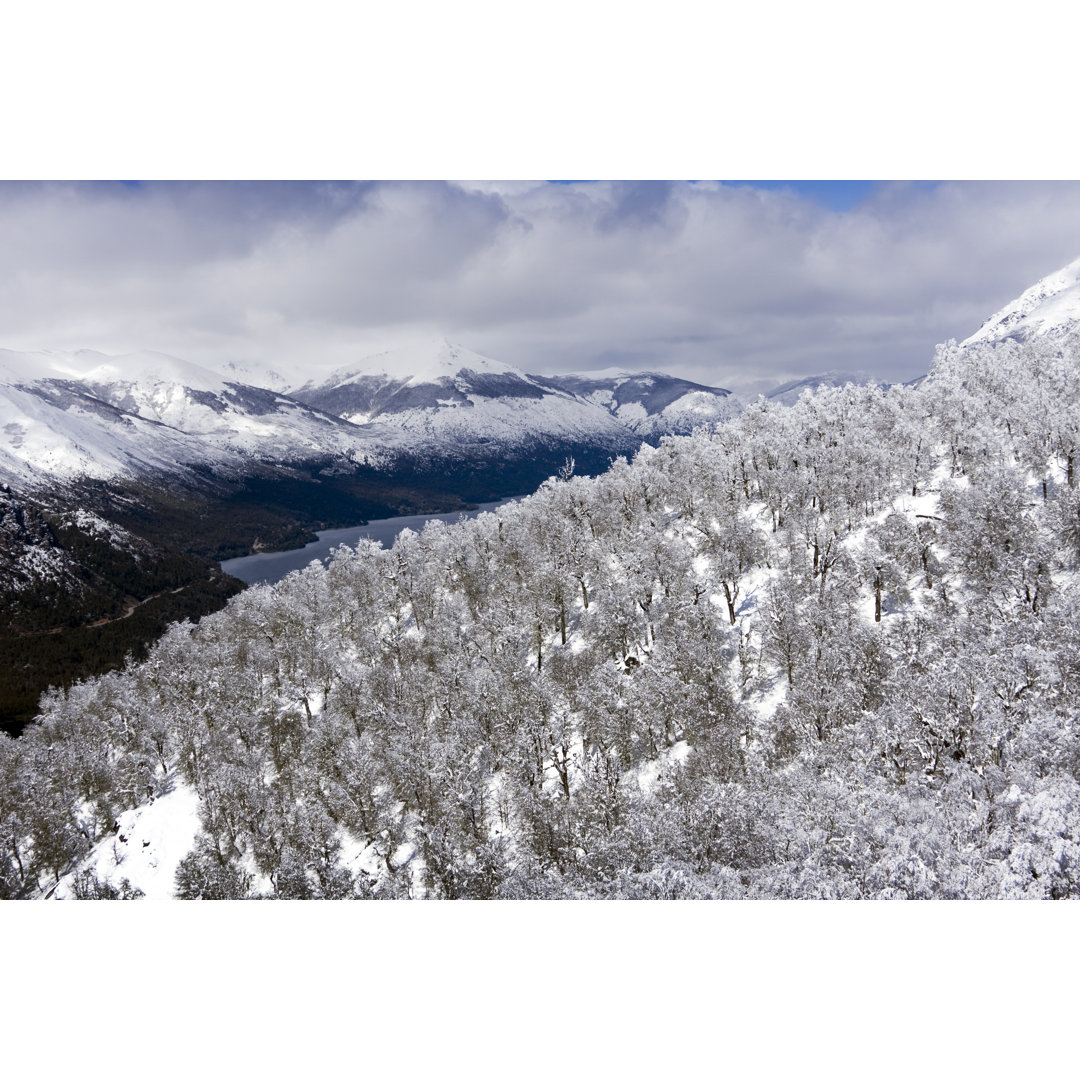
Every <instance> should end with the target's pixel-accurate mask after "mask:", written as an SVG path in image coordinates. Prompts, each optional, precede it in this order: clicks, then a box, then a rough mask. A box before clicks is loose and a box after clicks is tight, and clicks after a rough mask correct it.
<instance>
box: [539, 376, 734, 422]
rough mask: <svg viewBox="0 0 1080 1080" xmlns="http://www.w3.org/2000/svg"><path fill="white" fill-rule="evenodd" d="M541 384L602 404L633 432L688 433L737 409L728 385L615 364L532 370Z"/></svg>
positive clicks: (725, 418)
mask: <svg viewBox="0 0 1080 1080" xmlns="http://www.w3.org/2000/svg"><path fill="white" fill-rule="evenodd" d="M532 378H533V379H534V380H535V381H536V382H538V383H540V384H541V385H542V386H548V387H552V388H554V389H558V390H564V391H566V392H567V393H571V394H576V395H577V396H578V397H581V398H584V399H585V400H586V401H591V402H592V403H593V404H595V405H599V406H601V407H602V408H604V409H606V410H607V411H608V412H609V413H610V414H611V415H612V416H613V417H615V419H617V420H618V421H619V422H620V423H621V424H624V425H625V426H626V427H628V428H629V429H630V430H631V431H632V432H634V433H635V434H636V435H640V436H642V437H644V438H652V437H655V436H658V435H689V434H690V432H691V431H693V430H694V428H696V427H700V426H701V425H702V424H715V423H719V422H722V421H724V420H730V419H731V418H732V417H733V416H736V415H737V414H738V413H739V411H740V408H741V407H740V404H739V402H738V399H736V398H735V397H733V396H732V393H731V391H730V390H724V389H721V388H720V387H717V386H703V385H702V384H701V383H695V382H690V381H689V380H688V379H679V378H676V377H675V376H674V375H665V374H664V373H663V372H659V371H642V372H629V371H623V370H621V369H619V368H608V369H606V370H604V371H587V372H582V373H580V374H574V375H548V376H540V375H534V376H532Z"/></svg>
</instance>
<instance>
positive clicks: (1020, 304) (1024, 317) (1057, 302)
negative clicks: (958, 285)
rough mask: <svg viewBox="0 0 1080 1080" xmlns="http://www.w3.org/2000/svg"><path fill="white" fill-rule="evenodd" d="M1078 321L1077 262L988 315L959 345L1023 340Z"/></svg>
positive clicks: (1079, 276) (1079, 287) (1079, 280)
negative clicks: (1011, 339) (1008, 339)
mask: <svg viewBox="0 0 1080 1080" xmlns="http://www.w3.org/2000/svg"><path fill="white" fill-rule="evenodd" d="M1078 321H1080V259H1074V260H1073V261H1072V262H1071V263H1069V264H1068V266H1063V267H1062V268H1061V269H1060V270H1057V271H1055V272H1054V273H1052V274H1048V275H1047V276H1046V277H1044V278H1043V279H1042V280H1041V281H1037V282H1036V283H1035V284H1034V285H1032V286H1031V288H1030V289H1027V290H1026V291H1025V292H1023V293H1021V294H1020V296H1018V297H1017V298H1016V299H1015V300H1013V301H1012V302H1011V303H1009V304H1006V305H1005V307H1003V308H1002V309H1001V310H1000V311H999V312H997V314H995V315H991V316H990V318H989V319H987V320H986V322H984V323H983V324H982V326H980V327H979V329H978V330H977V331H976V332H975V333H974V334H972V335H971V337H969V338H966V339H965V340H964V341H962V342H961V345H971V344H975V343H976V342H982V341H1002V340H1004V339H1005V338H1016V339H1018V340H1021V341H1023V340H1025V339H1027V338H1029V337H1031V336H1033V335H1037V334H1038V335H1041V334H1053V333H1054V332H1056V331H1059V330H1063V329H1064V328H1066V327H1068V326H1069V325H1070V324H1075V323H1076V322H1078Z"/></svg>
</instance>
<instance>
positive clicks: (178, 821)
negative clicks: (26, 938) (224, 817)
mask: <svg viewBox="0 0 1080 1080" xmlns="http://www.w3.org/2000/svg"><path fill="white" fill-rule="evenodd" d="M116 820H117V826H118V827H117V829H116V831H115V832H113V833H112V834H111V835H109V836H107V837H106V838H105V839H104V840H101V841H99V842H98V844H97V845H96V846H95V847H94V849H93V850H92V851H91V852H90V854H89V855H88V856H87V857H86V858H85V859H84V860H83V861H82V862H81V863H80V864H79V867H78V870H93V871H94V872H95V873H96V874H97V876H98V878H99V879H100V880H101V881H103V882H104V881H108V882H110V883H111V884H113V885H115V886H119V885H120V882H121V880H122V879H123V878H127V880H128V881H129V882H130V883H131V886H132V887H133V888H136V889H141V890H142V891H143V893H145V894H146V899H147V900H171V899H173V891H174V889H175V885H176V882H175V879H176V868H177V866H179V864H180V861H181V860H182V859H183V858H184V856H185V855H187V854H188V853H189V852H190V851H191V848H192V845H193V844H194V843H195V836H196V834H197V833H198V832H199V829H200V825H199V796H198V795H197V794H196V793H195V791H194V790H193V789H192V788H190V787H188V786H187V785H186V784H184V783H183V782H182V781H180V780H179V779H178V778H176V777H174V778H173V784H172V788H171V790H170V791H168V792H167V793H166V794H164V795H159V796H158V797H157V798H156V799H154V801H153V802H151V803H147V804H145V805H143V806H138V807H136V808H135V809H134V810H126V811H125V812H124V813H122V814H121V815H120V816H119V817H118V818H117V819H116ZM73 876H74V875H73V874H68V875H66V876H65V877H63V878H61V879H60V884H59V885H58V886H57V887H56V888H55V889H54V890H53V892H52V897H51V898H52V899H56V900H69V899H72V890H71V879H72V877H73Z"/></svg>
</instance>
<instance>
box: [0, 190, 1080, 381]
mask: <svg viewBox="0 0 1080 1080" xmlns="http://www.w3.org/2000/svg"><path fill="white" fill-rule="evenodd" d="M1078 254H1080V184H1075V183H1071V182H1050V183H1042V184H1040V183H991V182H986V183H950V184H942V185H939V186H937V187H936V188H933V189H929V190H928V189H926V188H922V187H916V186H913V185H905V184H886V185H880V186H879V187H878V188H877V190H876V191H875V193H874V194H873V196H872V197H871V198H870V199H869V200H867V201H866V202H865V203H863V204H862V205H861V206H859V207H858V208H856V209H854V210H852V211H849V212H847V213H836V212H833V211H829V210H827V209H824V208H823V207H821V206H819V205H817V204H816V203H814V202H811V201H809V200H806V199H803V198H800V197H798V196H797V195H795V194H793V193H791V192H782V191H758V190H755V189H753V188H729V187H725V186H723V185H721V184H717V183H714V182H703V183H699V184H689V183H681V182H679V183H670V184H652V183H609V182H605V183H597V184H573V185H552V184H542V183H520V182H513V183H505V184H502V183H451V184H440V183H428V182H423V183H403V184H394V183H379V184H372V185H363V184H356V185H353V184H303V183H301V184H284V183H283V184H277V183H250V184H241V183H209V184H195V183H183V184H150V185H144V186H139V187H128V186H124V185H119V184H102V185H95V184H82V185H80V184H59V185H34V184H0V289H2V293H0V297H2V305H3V313H4V322H3V329H2V331H0V338H2V340H0V345H3V346H6V347H9V348H41V347H72V346H86V347H93V348H100V349H105V350H109V349H136V348H138V349H158V350H161V351H165V352H172V353H176V354H179V355H181V356H184V357H186V358H188V359H191V360H195V361H198V362H200V363H206V364H211V365H212V364H213V363H214V362H215V361H217V360H228V359H239V360H244V361H248V362H261V363H265V364H268V365H269V366H272V367H276V368H278V369H279V370H288V369H291V368H297V367H300V368H304V369H308V370H317V369H320V368H323V367H327V366H337V365H339V364H343V363H348V362H349V360H350V359H352V358H355V357H357V356H358V355H362V354H363V353H364V352H366V351H368V350H369V349H371V348H374V347H376V346H377V345H380V344H383V343H387V342H391V341H394V340H397V339H400V338H403V337H406V336H412V335H413V334H415V333H417V332H424V333H430V332H434V333H445V334H447V335H448V336H450V337H451V338H453V339H454V340H458V341H461V342H462V343H463V344H466V345H468V346H469V347H471V348H475V349H478V350H479V351H482V352H488V353H490V354H491V355H494V356H496V357H499V358H500V359H505V360H508V361H510V362H512V363H517V364H520V365H521V366H523V367H526V368H528V369H531V370H535V371H544V370H549V371H554V370H572V369H575V368H578V369H581V368H594V367H600V366H606V365H609V364H612V363H625V364H627V365H635V366H643V367H660V368H665V369H668V370H672V371H675V372H677V373H680V374H684V375H686V376H689V377H692V378H698V379H701V380H702V381H707V382H713V383H715V384H718V385H728V386H732V387H735V388H743V389H756V388H761V387H764V386H767V385H771V384H774V383H776V382H779V381H782V380H784V379H787V378H793V377H796V376H800V375H804V374H808V373H810V372H813V371H820V370H823V369H826V368H837V369H849V370H850V369H863V370H866V371H870V372H872V373H875V374H878V375H880V376H882V377H884V378H910V377H911V376H913V375H915V374H917V373H918V372H920V371H922V370H924V369H925V367H926V366H927V364H928V363H929V360H930V357H931V355H932V350H933V346H934V344H935V343H936V342H938V341H940V340H943V339H945V338H947V337H952V336H954V337H958V338H962V337H965V336H966V335H967V334H969V333H971V332H972V331H973V330H974V329H975V328H976V327H977V326H978V325H979V323H980V322H981V321H982V320H983V319H984V318H985V317H986V316H988V315H989V314H991V313H992V312H993V311H994V310H996V309H997V308H998V307H1000V306H1001V305H1002V304H1004V303H1005V302H1007V301H1008V300H1009V299H1011V298H1012V297H1013V296H1015V295H1017V294H1018V293H1019V292H1021V291H1022V290H1023V289H1024V288H1026V287H1027V286H1028V285H1030V284H1031V283H1032V282H1034V281H1035V280H1036V279H1037V278H1039V277H1041V276H1043V275H1044V274H1046V273H1049V272H1050V271H1052V270H1054V269H1056V268H1057V267H1058V266H1060V265H1063V264H1064V263H1066V262H1068V261H1070V260H1071V259H1072V258H1075V257H1076V256H1077V255H1078Z"/></svg>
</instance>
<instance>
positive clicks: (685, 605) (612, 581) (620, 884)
mask: <svg viewBox="0 0 1080 1080" xmlns="http://www.w3.org/2000/svg"><path fill="white" fill-rule="evenodd" d="M1078 345H1080V341H1078V340H1077V338H1076V337H1075V336H1074V337H1072V338H1068V339H1065V340H1064V341H1059V342H1057V343H1056V344H1052V343H1049V342H1047V341H1045V340H1042V341H1038V342H1035V343H1032V344H1029V345H1024V346H1020V345H1017V344H1015V343H1005V344H1002V345H998V346H980V347H977V348H965V349H959V348H957V347H955V346H949V347H947V348H944V349H942V350H941V351H940V352H939V355H938V357H937V358H936V361H935V366H934V370H933V372H932V374H931V376H930V377H929V378H928V379H927V380H925V381H924V382H923V383H922V385H920V386H918V387H915V388H911V387H907V388H905V387H894V388H892V389H890V390H889V391H887V392H883V391H882V390H880V389H878V388H872V387H853V386H849V387H846V388H844V389H837V390H824V391H819V392H818V393H817V394H816V395H814V396H807V397H804V398H803V399H802V400H801V401H800V402H799V404H798V405H797V406H795V407H793V408H790V409H788V408H784V407H781V406H774V405H770V404H769V403H767V402H760V403H758V404H756V405H754V406H751V407H750V408H749V409H748V410H747V411H746V413H744V415H743V416H742V417H740V418H739V419H738V420H737V421H734V422H732V423H729V424H727V425H724V426H722V427H720V428H719V429H718V430H716V431H715V432H710V433H698V434H696V435H694V436H692V437H688V438H675V439H668V440H665V441H664V442H663V443H662V444H661V445H660V446H659V447H658V448H655V449H653V448H645V449H643V450H642V451H641V452H640V453H639V454H638V455H637V457H636V458H635V460H634V461H633V463H627V462H626V461H624V460H622V459H619V460H617V461H616V462H615V463H614V464H613V466H612V467H611V468H610V469H609V470H608V471H607V472H606V473H604V474H603V475H602V476H600V477H598V478H596V479H592V480H590V479H583V478H579V477H572V476H563V477H562V478H560V479H553V480H552V481H550V482H548V483H547V484H545V485H544V486H543V488H542V489H541V490H540V491H539V492H538V493H537V494H536V495H534V496H532V497H531V498H529V499H525V500H523V501H521V502H520V503H517V504H515V505H512V506H506V507H503V508H501V509H500V510H499V511H498V512H497V513H495V514H486V515H482V516H480V517H479V518H477V519H475V520H473V521H470V522H464V523H462V524H459V525H455V526H449V527H448V526H445V525H443V524H441V523H432V524H430V525H429V526H427V527H426V528H425V530H424V532H423V533H422V534H415V533H409V532H405V533H403V534H401V536H400V537H399V539H398V542H397V543H396V544H395V546H394V548H393V549H392V550H391V551H383V550H382V549H380V548H378V547H376V546H374V545H370V544H369V545H361V546H360V547H358V548H356V549H348V550H341V551H339V552H338V554H337V555H336V557H335V558H334V560H333V561H332V562H331V563H330V565H329V566H328V567H325V568H324V567H322V566H318V565H317V566H313V567H311V568H309V569H307V570H305V571H303V572H300V573H297V574H293V575H291V576H290V577H288V578H286V579H285V580H284V581H283V582H281V583H279V585H277V586H276V587H274V588H252V589H249V590H247V591H245V592H244V593H242V594H241V595H239V596H237V597H235V598H234V599H233V600H232V601H231V602H230V604H229V605H228V607H227V608H226V609H225V610H224V611H221V612H219V613H218V614H215V615H211V616H208V617H206V618H204V619H202V621H201V622H200V623H199V624H198V625H197V626H191V625H189V624H178V625H176V626H174V627H172V628H171V629H170V630H169V631H168V632H167V633H166V635H165V636H164V637H163V638H162V640H161V641H160V642H158V644H157V645H155V646H154V647H153V648H152V649H151V650H150V654H149V656H148V658H147V659H146V660H145V661H144V662H142V663H133V664H130V665H129V666H128V667H127V668H125V670H124V671H122V672H119V671H118V672H113V673H111V674H108V675H106V676H104V677H102V678H100V679H96V680H93V681H90V682H86V683H82V684H78V685H76V686H73V687H72V688H70V689H69V690H68V691H67V692H63V693H56V694H54V695H52V696H51V697H50V698H49V699H48V700H47V701H46V702H45V703H44V706H43V711H42V716H41V718H40V720H39V721H37V722H36V723H35V724H34V725H32V727H31V728H30V729H28V730H27V732H26V734H25V735H24V736H23V737H22V738H21V739H19V740H17V741H8V740H3V741H0V822H2V829H3V832H2V834H0V889H2V890H3V893H4V894H5V895H7V896H30V895H37V894H38V893H39V892H40V891H41V890H42V889H49V888H50V887H51V884H55V883H56V882H58V881H59V880H60V879H61V877H62V876H63V875H65V874H68V873H69V872H71V871H73V870H75V869H76V868H78V867H79V866H80V863H81V861H82V860H83V859H84V857H85V856H86V855H87V854H88V853H89V852H90V851H91V849H94V848H95V846H96V845H99V844H100V842H101V841H102V840H103V839H104V838H106V837H108V836H109V834H110V832H111V830H112V829H113V827H114V823H115V821H116V818H117V816H118V815H119V814H120V813H121V812H122V811H124V810H127V809H130V808H133V807H137V806H139V805H141V804H142V803H144V802H146V801H147V800H149V799H153V798H158V797H161V796H166V797H167V794H168V792H169V791H170V790H171V789H173V788H175V787H177V786H188V787H190V788H192V789H194V790H195V791H196V792H197V793H198V796H199V800H200V802H199V805H200V832H199V835H198V837H197V839H196V842H195V845H194V847H193V849H192V851H191V852H190V853H189V854H188V856H187V857H186V858H185V859H184V860H183V861H182V862H181V864H180V866H179V868H178V870H177V874H176V889H177V895H178V896H181V897H206V898H213V897H244V896H252V897H254V896H270V897H404V896H427V897H447V898H456V897H615V896H622V897H767V896H774V897H802V896H826V897H891V896H903V897H913V898H917V897H998V896H1031V897H1067V896H1075V895H1077V892H1078V889H1080V782H1078V776H1080V736H1078V732H1077V726H1076V725H1077V717H1078V715H1080V593H1078V589H1077V581H1078V576H1077V575H1078V572H1080V492H1078V489H1077V476H1076V468H1077V453H1078V450H1080V366H1078V364H1077V355H1078V354H1077V347H1078ZM99 850H103V849H99ZM95 867H96V868H95V869H94V870H93V871H91V870H89V869H86V868H84V869H83V870H82V871H81V873H80V875H79V876H78V877H76V878H75V879H73V883H72V885H71V889H70V891H71V892H72V893H73V894H75V895H80V896H122V895H134V890H133V887H132V885H131V884H128V885H125V883H124V881H123V875H124V868H123V866H118V867H112V868H110V867H109V866H107V865H106V864H105V863H103V862H102V860H101V859H98V860H97V862H96V863H95ZM137 885H138V882H137V881H136V882H135V883H134V886H137Z"/></svg>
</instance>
